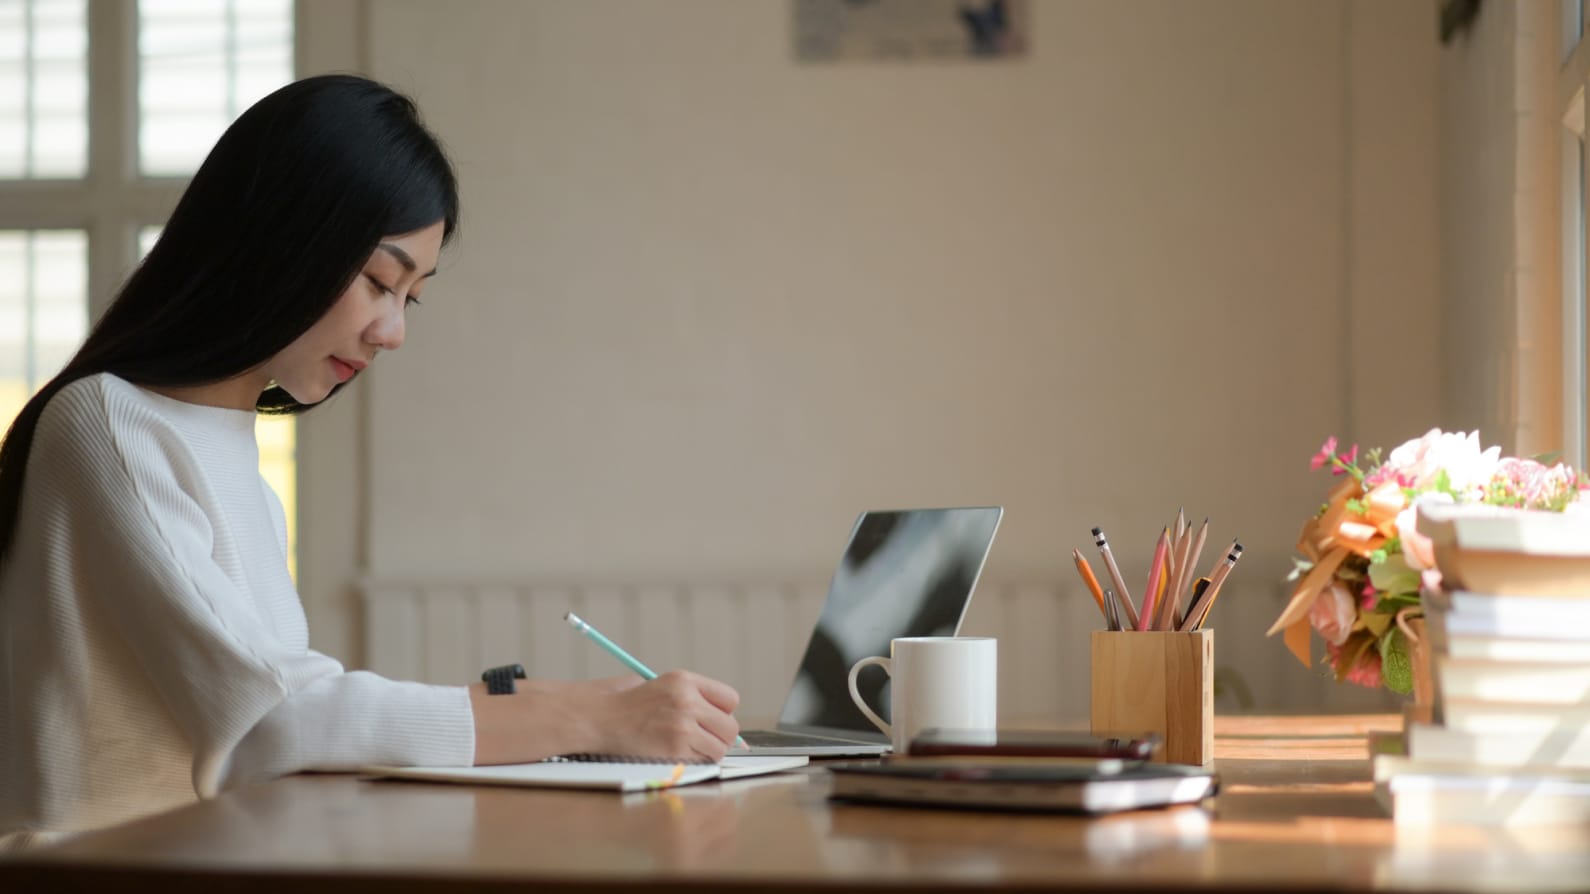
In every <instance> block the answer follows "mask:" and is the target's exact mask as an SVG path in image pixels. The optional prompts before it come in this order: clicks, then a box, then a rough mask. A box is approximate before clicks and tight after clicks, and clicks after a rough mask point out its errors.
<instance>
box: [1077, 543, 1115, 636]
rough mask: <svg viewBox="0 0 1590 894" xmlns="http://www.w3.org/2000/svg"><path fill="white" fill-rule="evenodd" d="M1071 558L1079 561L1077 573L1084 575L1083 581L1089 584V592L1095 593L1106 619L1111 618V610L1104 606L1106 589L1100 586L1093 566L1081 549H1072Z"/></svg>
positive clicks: (1094, 596) (1095, 598) (1094, 598)
mask: <svg viewBox="0 0 1590 894" xmlns="http://www.w3.org/2000/svg"><path fill="white" fill-rule="evenodd" d="M1071 559H1072V560H1073V561H1074V562H1076V563H1077V573H1078V574H1080V575H1082V582H1083V583H1085V584H1087V585H1088V592H1089V593H1092V594H1093V601H1094V602H1097V603H1098V604H1099V611H1101V612H1103V613H1104V620H1105V621H1106V622H1108V621H1109V620H1110V612H1109V610H1108V609H1106V608H1105V607H1104V590H1103V589H1102V588H1101V587H1100V586H1099V579H1098V578H1096V577H1094V576H1093V566H1092V565H1089V564H1088V560H1087V559H1084V558H1083V557H1082V553H1081V551H1079V550H1076V549H1073V550H1071Z"/></svg>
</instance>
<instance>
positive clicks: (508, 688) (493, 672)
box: [480, 664, 525, 695]
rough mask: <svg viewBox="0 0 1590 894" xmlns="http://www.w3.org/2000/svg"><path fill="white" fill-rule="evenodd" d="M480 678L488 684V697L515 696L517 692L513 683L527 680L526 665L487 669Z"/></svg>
mask: <svg viewBox="0 0 1590 894" xmlns="http://www.w3.org/2000/svg"><path fill="white" fill-rule="evenodd" d="M480 678H481V679H482V680H484V681H485V682H486V694H487V695H513V694H514V692H516V691H517V687H515V686H514V684H513V681H514V680H523V679H524V678H525V673H524V665H522V664H504V665H503V666H502V667H491V668H487V669H486V671H485V672H484V673H482V674H481V675H480Z"/></svg>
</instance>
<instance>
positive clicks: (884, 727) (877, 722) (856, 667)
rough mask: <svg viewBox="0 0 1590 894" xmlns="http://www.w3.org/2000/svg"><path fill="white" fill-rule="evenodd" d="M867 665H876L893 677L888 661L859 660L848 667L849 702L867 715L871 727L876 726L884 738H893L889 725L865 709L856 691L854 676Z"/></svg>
mask: <svg viewBox="0 0 1590 894" xmlns="http://www.w3.org/2000/svg"><path fill="white" fill-rule="evenodd" d="M869 664H876V665H877V666H879V667H881V668H883V672H884V673H886V674H888V675H890V676H894V670H893V668H891V667H890V661H889V659H887V658H880V657H878V656H876V655H874V656H873V657H871V658H863V659H861V660H860V661H858V662H856V663H855V664H853V665H851V666H850V700H851V701H853V702H855V703H856V707H858V708H860V709H861V713H863V714H865V715H867V719H868V720H871V721H872V725H873V726H876V727H877V728H878V729H879V730H880V731H882V733H883V734H884V735H885V736H889V737H890V738H893V737H894V733H892V732H890V730H889V724H887V723H884V722H883V718H882V717H879V716H878V715H877V714H876V713H875V712H874V711H873V710H872V709H871V708H869V707H867V703H866V702H865V701H863V700H862V698H861V693H860V692H859V691H858V690H857V689H856V675H857V674H859V673H861V669H862V668H864V667H866V666H867V665H869Z"/></svg>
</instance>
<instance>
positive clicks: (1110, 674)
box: [1089, 629, 1215, 764]
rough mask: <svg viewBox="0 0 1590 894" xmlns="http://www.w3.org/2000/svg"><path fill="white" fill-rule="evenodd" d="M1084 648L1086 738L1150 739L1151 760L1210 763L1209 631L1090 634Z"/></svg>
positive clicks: (1212, 714) (1212, 739)
mask: <svg viewBox="0 0 1590 894" xmlns="http://www.w3.org/2000/svg"><path fill="white" fill-rule="evenodd" d="M1089 647H1090V651H1091V653H1092V680H1091V687H1090V688H1091V696H1092V697H1091V703H1090V711H1089V713H1090V715H1091V723H1090V726H1091V728H1092V731H1093V734H1094V735H1110V736H1126V735H1133V734H1139V733H1147V732H1153V733H1158V734H1159V735H1160V736H1161V738H1163V739H1164V745H1163V747H1162V748H1161V749H1160V751H1159V752H1157V753H1156V754H1155V756H1154V759H1155V760H1160V761H1166V762H1169V763H1173V764H1208V763H1211V762H1212V761H1213V760H1214V757H1215V726H1214V719H1215V632H1214V631H1213V630H1211V629H1204V630H1189V631H1186V632H1179V631H1154V630H1147V631H1131V630H1095V631H1093V637H1092V640H1091V642H1090V643H1089Z"/></svg>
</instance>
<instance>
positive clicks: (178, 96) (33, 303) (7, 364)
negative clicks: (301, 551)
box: [0, 0, 297, 561]
mask: <svg viewBox="0 0 1590 894" xmlns="http://www.w3.org/2000/svg"><path fill="white" fill-rule="evenodd" d="M292 23H293V5H292V2H291V0H139V2H137V3H132V2H122V0H0V426H9V425H10V420H11V419H12V418H14V417H15V415H16V413H17V411H18V410H19V409H20V408H21V406H22V404H23V403H25V402H26V401H27V399H28V397H29V396H30V395H32V394H33V393H34V392H35V391H37V390H38V388H39V386H40V385H42V384H43V383H44V382H45V381H47V380H48V379H49V378H50V377H51V376H53V375H55V373H56V372H57V371H59V370H60V368H61V366H62V365H63V364H65V362H66V361H67V360H68V359H69V358H70V356H71V354H72V352H73V351H75V350H76V349H77V346H78V345H79V344H80V343H81V342H82V340H83V337H84V335H85V334H86V333H87V331H88V326H89V320H90V319H92V318H93V317H94V316H97V314H98V312H99V311H100V310H101V309H102V308H103V306H104V303H105V302H107V301H108V300H109V299H110V297H111V295H112V294H114V292H115V290H116V288H117V286H118V285H119V284H120V282H121V280H122V279H123V278H124V277H125V276H126V274H127V272H128V271H129V270H131V269H132V267H133V265H134V264H135V263H136V261H137V260H138V259H139V258H141V257H142V256H143V254H144V253H145V252H147V251H148V250H149V248H150V247H151V246H152V245H153V244H154V240H155V239H156V238H158V236H159V232H160V224H161V223H162V222H163V221H164V220H165V216H166V214H167V212H168V211H169V210H170V209H171V207H172V206H174V205H175V204H176V201H177V198H178V197H179V196H180V195H181V193H182V189H183V187H184V186H185V185H186V178H187V177H188V176H189V175H190V174H192V172H193V171H194V170H195V169H196V168H197V167H198V165H199V163H200V162H201V161H202V160H203V158H204V155H205V153H207V152H208V151H209V149H210V147H211V146H212V145H213V144H214V143H215V140H216V138H217V137H219V136H220V134H221V131H222V130H224V129H225V128H226V126H227V124H229V123H230V122H231V121H232V120H233V119H234V118H236V117H237V115H238V114H239V113H241V112H242V110H243V109H245V108H247V107H248V106H249V105H250V104H251V103H253V102H254V101H255V100H256V99H258V98H259V97H261V96H263V95H265V94H266V93H268V92H270V91H271V90H273V89H275V88H276V87H279V86H281V85H282V84H285V83H286V82H287V81H289V80H291V78H292V73H293V72H292V62H293V25H292ZM124 72H130V73H132V75H133V76H132V77H126V76H124ZM256 430H257V433H258V436H259V442H260V471H261V472H262V473H263V474H264V475H265V477H266V479H267V480H269V481H270V483H271V486H272V487H273V488H275V490H276V492H277V493H278V494H279V495H281V498H282V503H283V506H284V508H285V509H286V510H287V524H288V536H289V541H290V544H289V561H291V558H292V556H293V554H294V553H295V552H296V550H295V549H293V548H292V547H293V546H294V545H295V540H296V534H297V525H296V512H295V504H296V498H295V488H294V484H295V469H294V444H295V441H296V429H295V426H294V423H293V420H292V419H290V418H280V417H270V418H266V417H261V419H260V421H259V424H258V426H257V428H256Z"/></svg>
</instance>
